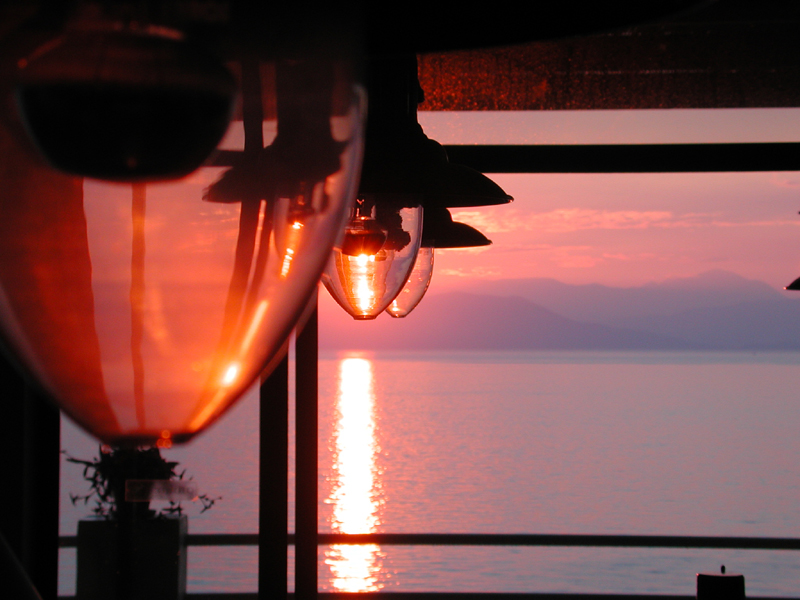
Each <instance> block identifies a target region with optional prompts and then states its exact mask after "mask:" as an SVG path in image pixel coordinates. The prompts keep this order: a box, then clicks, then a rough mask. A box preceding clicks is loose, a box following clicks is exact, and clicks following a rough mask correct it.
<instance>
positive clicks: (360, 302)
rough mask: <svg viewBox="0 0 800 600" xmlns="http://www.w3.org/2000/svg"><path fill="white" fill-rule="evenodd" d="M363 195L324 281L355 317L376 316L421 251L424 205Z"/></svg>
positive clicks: (402, 282) (386, 304)
mask: <svg viewBox="0 0 800 600" xmlns="http://www.w3.org/2000/svg"><path fill="white" fill-rule="evenodd" d="M405 204H407V205H404V204H403V203H399V202H397V201H395V202H390V201H384V202H381V201H380V200H377V199H374V198H363V197H362V198H360V199H359V203H358V205H357V206H356V209H355V214H354V216H353V218H352V219H351V220H350V223H349V224H348V226H347V228H346V229H345V236H344V241H343V242H342V244H341V248H337V249H335V250H334V252H333V256H332V257H331V261H330V263H329V265H328V267H327V268H326V269H325V272H324V273H323V276H322V282H323V284H324V285H325V287H326V289H327V290H328V292H330V294H331V296H333V298H334V300H336V302H338V303H339V305H340V306H341V307H342V308H343V309H344V310H345V311H347V312H348V313H349V314H350V315H351V316H352V317H353V318H354V319H358V320H370V319H374V318H376V317H377V316H378V315H379V314H381V312H383V311H384V310H385V309H386V307H388V306H389V304H391V302H392V300H393V299H394V297H395V296H396V295H397V294H398V293H399V292H400V290H401V289H402V287H403V285H404V284H405V282H406V280H407V279H408V276H409V274H410V273H411V269H412V268H413V267H414V260H415V259H416V256H417V252H418V251H419V244H420V241H421V237H422V207H421V206H420V205H419V204H417V205H412V204H413V203H412V202H407V203H405Z"/></svg>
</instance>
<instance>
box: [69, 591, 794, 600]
mask: <svg viewBox="0 0 800 600" xmlns="http://www.w3.org/2000/svg"><path fill="white" fill-rule="evenodd" d="M365 597H366V598H370V599H371V600H695V598H696V596H678V595H668V594H576V593H557V592H556V593H553V592H350V593H348V592H318V593H317V598H318V599H319V600H363V599H364V598H365ZM184 598H186V600H259V597H258V593H257V592H216V593H215V592H210V593H197V592H194V593H192V592H190V593H187V594H186V595H185V596H184ZM287 598H294V593H293V592H289V593H288V594H287ZM59 600H75V596H59ZM747 600H792V599H791V598H783V597H781V598H773V597H761V596H747Z"/></svg>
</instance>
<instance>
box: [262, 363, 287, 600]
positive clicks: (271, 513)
mask: <svg viewBox="0 0 800 600" xmlns="http://www.w3.org/2000/svg"><path fill="white" fill-rule="evenodd" d="M260 406H261V408H260V415H261V416H260V419H261V427H260V431H259V440H260V441H259V448H260V451H259V481H260V483H259V501H258V515H259V516H258V597H259V599H260V600H280V599H281V598H286V595H287V575H286V573H287V569H288V559H287V555H286V551H287V548H288V544H289V540H288V535H289V533H288V529H289V526H288V522H289V515H288V504H289V359H288V357H284V358H283V360H282V361H281V362H280V363H279V364H278V366H277V368H276V369H275V370H274V371H273V372H272V374H271V375H270V376H269V377H267V379H266V380H264V382H263V383H262V384H261V405H260Z"/></svg>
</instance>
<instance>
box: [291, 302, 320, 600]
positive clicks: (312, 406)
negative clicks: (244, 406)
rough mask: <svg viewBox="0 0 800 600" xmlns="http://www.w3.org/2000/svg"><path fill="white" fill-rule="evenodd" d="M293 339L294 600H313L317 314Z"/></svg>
mask: <svg viewBox="0 0 800 600" xmlns="http://www.w3.org/2000/svg"><path fill="white" fill-rule="evenodd" d="M314 302H315V306H314V312H312V313H311V316H310V317H309V319H308V322H307V323H306V325H305V327H304V328H303V330H302V331H301V332H300V333H299V334H298V336H297V344H296V349H295V352H296V355H295V359H296V360H295V405H296V407H297V413H296V416H295V426H296V448H295V456H296V463H295V464H296V467H295V469H296V471H295V482H296V483H295V485H296V488H295V490H296V492H295V526H294V528H295V575H294V582H295V583H294V589H295V598H297V600H315V599H316V597H317V545H318V542H317V535H318V534H317V511H318V509H317V501H318V499H317V471H318V463H317V460H318V459H317V445H318V442H317V439H318V427H317V425H318V411H317V374H318V373H317V365H318V358H319V356H318V311H317V306H316V299H314Z"/></svg>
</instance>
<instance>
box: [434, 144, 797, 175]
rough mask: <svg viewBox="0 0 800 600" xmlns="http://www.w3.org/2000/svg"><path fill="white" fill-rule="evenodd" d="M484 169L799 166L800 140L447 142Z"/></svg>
mask: <svg viewBox="0 0 800 600" xmlns="http://www.w3.org/2000/svg"><path fill="white" fill-rule="evenodd" d="M445 149H446V150H447V154H448V156H449V158H450V161H451V162H453V163H456V164H460V165H465V166H468V167H472V168H473V169H477V170H478V171H481V172H483V173H701V172H703V173H709V172H748V171H797V170H800V143H796V142H776V143H752V144H604V145H568V146H567V145H564V146H555V145H535V146H534V145H529V146H488V145H482V146H478V145H474V146H467V145H464V146H445Z"/></svg>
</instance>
